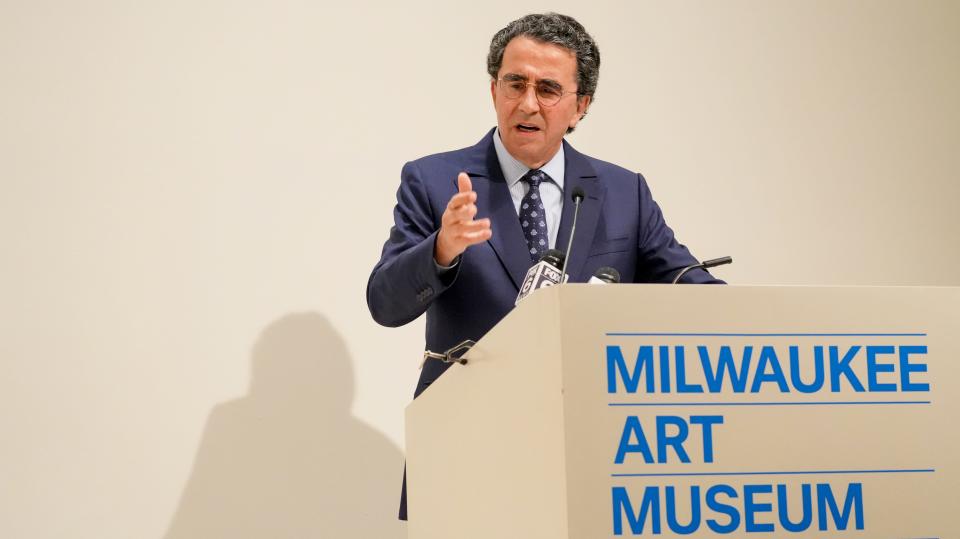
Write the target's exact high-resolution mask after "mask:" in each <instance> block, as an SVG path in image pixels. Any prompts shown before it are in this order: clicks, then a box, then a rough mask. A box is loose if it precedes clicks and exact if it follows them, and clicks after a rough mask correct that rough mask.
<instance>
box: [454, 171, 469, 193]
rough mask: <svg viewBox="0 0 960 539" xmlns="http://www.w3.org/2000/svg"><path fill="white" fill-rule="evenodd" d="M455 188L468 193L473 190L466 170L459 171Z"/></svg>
mask: <svg viewBox="0 0 960 539" xmlns="http://www.w3.org/2000/svg"><path fill="white" fill-rule="evenodd" d="M457 189H458V190H459V191H460V192H461V193H469V192H470V191H473V183H472V182H471V181H470V176H469V175H467V173H466V172H461V173H460V174H458V175H457Z"/></svg>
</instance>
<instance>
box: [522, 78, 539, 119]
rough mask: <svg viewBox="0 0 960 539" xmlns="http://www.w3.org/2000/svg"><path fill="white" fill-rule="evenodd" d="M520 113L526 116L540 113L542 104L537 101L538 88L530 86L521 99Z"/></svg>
mask: <svg viewBox="0 0 960 539" xmlns="http://www.w3.org/2000/svg"><path fill="white" fill-rule="evenodd" d="M520 111H521V112H523V113H525V114H536V113H538V112H540V102H539V101H537V88H536V86H534V85H532V84H530V85H528V86H527V89H526V91H524V92H523V95H522V96H521V97H520Z"/></svg>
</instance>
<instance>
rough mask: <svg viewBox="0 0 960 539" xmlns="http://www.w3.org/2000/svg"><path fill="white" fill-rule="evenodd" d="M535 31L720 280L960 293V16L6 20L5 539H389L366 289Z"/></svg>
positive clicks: (33, 14) (0, 515)
mask: <svg viewBox="0 0 960 539" xmlns="http://www.w3.org/2000/svg"><path fill="white" fill-rule="evenodd" d="M518 6H519V7H518ZM544 9H555V10H558V11H562V12H568V13H570V14H572V15H574V16H576V17H578V18H579V19H580V20H581V21H582V22H583V23H584V24H585V25H586V26H587V28H588V29H589V30H590V31H591V32H592V33H593V34H594V36H595V37H596V39H597V40H598V42H599V44H600V48H601V51H602V53H603V66H602V70H601V77H600V85H599V91H598V94H597V102H596V106H595V107H594V108H593V109H592V110H591V114H590V116H589V117H588V118H587V119H586V120H585V122H584V123H583V124H581V127H580V128H579V129H578V130H577V133H576V134H574V135H573V136H572V137H571V139H570V140H571V142H572V143H573V144H574V145H575V146H576V147H577V148H578V149H580V150H581V151H584V152H586V153H588V154H591V155H594V156H596V157H599V158H602V159H606V160H609V161H613V162H616V163H618V164H621V165H624V166H626V167H629V168H633V169H636V170H639V171H641V172H643V173H645V174H646V175H647V177H648V179H649V181H650V183H651V185H652V187H653V191H654V194H655V196H656V197H657V198H658V199H659V201H660V203H661V205H662V206H663V207H664V209H665V212H666V215H667V217H668V221H669V223H670V224H671V225H672V226H673V227H674V228H675V229H676V230H677V231H678V234H679V235H680V237H681V239H683V241H685V242H686V243H687V244H688V245H689V246H691V248H693V249H694V252H695V253H697V254H698V255H699V256H701V257H705V258H709V257H713V256H720V255H725V254H730V255H733V256H734V258H735V259H736V263H735V265H733V266H729V267H725V268H723V269H722V270H719V271H717V274H718V275H720V276H722V277H724V278H726V279H728V280H729V281H731V282H735V283H761V284H775V283H785V284H843V285H846V284H891V285H911V284H924V285H960V274H958V270H957V268H958V267H960V241H958V239H957V235H958V233H960V217H958V216H957V212H956V210H955V209H954V208H955V205H956V204H957V201H958V200H960V182H958V181H957V171H958V170H960V158H958V155H960V151H958V150H960V99H958V97H957V96H960V73H958V68H957V66H958V65H960V4H958V3H956V2H932V1H927V2H906V1H879V0H878V1H869V2H852V1H833V0H831V1H810V2H785V1H775V2H768V1H759V0H757V1H749V2H747V1H736V2H713V1H697V2H624V3H623V4H622V5H618V4H590V6H589V7H588V6H587V4H585V3H582V2H577V3H574V2H556V3H550V4H547V3H539V2H537V3H523V4H517V3H516V2H505V1H497V2H492V3H491V2H486V3H475V4H472V5H460V4H458V3H440V2H436V3H407V4H405V5H394V4H390V5H386V4H384V5H370V4H364V3H358V2H354V3H342V5H341V6H340V7H338V8H335V9H332V8H328V7H325V6H323V5H322V3H320V2H259V3H255V2H240V3H237V2H208V1H202V0H201V1H195V2H164V3H160V2H154V3H151V4H149V5H147V4H141V3H130V2H109V1H99V2H86V3H76V2H42V1H39V2H19V3H17V2H12V1H6V2H3V3H2V4H0V249H2V251H0V252H2V255H0V256H2V259H0V261H2V263H0V277H2V278H0V305H2V307H0V328H2V331H0V369H2V370H0V429H2V430H0V432H2V436H3V438H2V440H0V442H2V443H0V485H2V488H0V536H2V537H9V538H21V537H22V538H44V539H45V538H55V537H56V538H60V537H80V538H97V539H109V538H117V539H127V538H131V537H145V538H160V537H164V536H167V537H178V538H179V537H218V536H229V537H340V538H350V537H365V538H366V537H374V536H376V537H388V538H389V537H402V536H403V533H404V531H403V528H402V527H401V526H400V525H398V524H396V523H395V522H393V521H392V518H391V517H392V514H393V512H394V510H395V502H396V494H397V487H398V486H399V485H398V481H399V479H400V472H401V468H400V466H401V459H402V453H401V448H402V445H403V434H402V433H403V425H402V410H403V407H404V405H405V404H406V403H407V402H408V401H409V398H410V395H411V394H412V391H413V384H414V381H415V378H416V375H417V370H416V366H417V364H418V354H419V350H420V347H421V346H422V340H421V335H422V331H423V326H422V322H417V323H414V324H411V325H410V326H408V327H406V328H403V329H400V330H389V329H385V328H380V327H378V326H376V325H375V324H374V323H373V322H372V321H371V320H370V318H369V315H368V313H367V310H366V306H365V303H364V288H365V285H366V278H367V275H368V272H369V270H370V268H371V267H372V266H373V264H374V262H375V261H376V260H377V258H378V256H379V250H380V246H381V244H382V242H383V240H384V239H385V238H386V234H387V229H388V227H389V225H390V223H391V215H390V210H391V208H392V205H393V196H394V192H395V189H396V185H397V182H398V177H399V170H400V166H401V165H402V164H403V162H404V161H406V160H409V159H412V158H415V157H417V156H421V155H424V154H426V153H431V152H435V151H440V150H445V149H453V148H457V147H462V146H465V145H469V144H472V143H473V142H475V141H476V140H477V139H479V137H480V136H481V135H482V134H483V133H484V132H485V131H486V129H488V128H489V127H490V126H492V125H493V122H494V115H493V112H492V107H491V105H490V97H489V93H488V81H487V76H486V74H485V69H484V59H485V54H486V46H487V43H488V42H489V39H490V36H491V35H492V34H493V33H494V32H495V31H496V30H497V29H499V28H500V27H501V26H503V25H504V24H505V23H506V22H508V21H509V20H511V19H512V18H515V17H516V16H519V15H522V14H523V13H526V12H530V11H540V10H544Z"/></svg>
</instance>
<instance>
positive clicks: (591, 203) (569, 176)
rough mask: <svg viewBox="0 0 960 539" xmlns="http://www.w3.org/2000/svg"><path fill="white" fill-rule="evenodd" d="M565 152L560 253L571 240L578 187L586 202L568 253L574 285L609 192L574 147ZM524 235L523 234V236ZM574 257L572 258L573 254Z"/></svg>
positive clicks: (559, 240) (568, 262) (568, 268)
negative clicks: (573, 195) (575, 195)
mask: <svg viewBox="0 0 960 539" xmlns="http://www.w3.org/2000/svg"><path fill="white" fill-rule="evenodd" d="M563 145H564V148H563V151H564V167H565V172H564V179H563V212H562V217H561V218H560V230H559V232H558V234H557V249H559V250H561V251H565V250H566V248H567V243H568V241H569V238H570V228H571V227H572V226H573V208H574V206H573V201H572V200H571V194H572V193H573V190H574V188H575V187H577V186H580V187H581V188H582V189H583V191H584V193H586V195H587V196H586V198H584V199H583V203H582V204H581V205H580V216H579V217H578V218H577V229H576V232H575V233H574V238H573V246H572V247H571V248H570V253H566V254H567V256H568V259H567V273H568V274H569V275H570V280H571V281H576V280H579V276H580V275H581V272H582V271H583V264H584V262H586V260H587V254H588V253H589V251H590V245H591V244H592V243H593V238H594V236H595V235H596V232H597V222H598V221H599V220H600V209H601V208H602V207H603V197H604V195H605V194H606V189H605V188H604V187H603V184H602V183H600V180H599V179H598V178H597V173H596V171H595V170H594V169H593V166H592V165H591V164H590V162H589V161H588V160H587V158H586V157H585V156H584V155H583V154H581V153H580V152H578V151H576V150H574V149H573V147H572V146H570V145H569V144H567V141H566V140H564V141H563ZM521 235H522V232H521ZM571 253H572V254H573V257H569V255H570V254H571Z"/></svg>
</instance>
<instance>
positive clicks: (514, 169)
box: [493, 127, 565, 191]
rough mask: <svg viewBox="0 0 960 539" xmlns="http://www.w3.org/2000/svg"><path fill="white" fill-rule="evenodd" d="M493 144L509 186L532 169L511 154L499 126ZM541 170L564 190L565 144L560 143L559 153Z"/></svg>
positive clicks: (494, 134) (494, 133)
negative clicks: (501, 135) (501, 137)
mask: <svg viewBox="0 0 960 539" xmlns="http://www.w3.org/2000/svg"><path fill="white" fill-rule="evenodd" d="M493 146H494V148H496V150H497V160H498V161H500V170H502V171H503V178H504V179H505V180H507V185H508V186H510V187H513V185H514V184H516V183H517V182H518V181H520V178H522V177H523V175H524V174H526V173H527V172H528V171H529V170H530V167H528V166H527V165H524V164H523V163H521V162H520V161H518V160H517V159H516V158H515V157H514V156H512V155H510V152H508V151H507V147H506V146H504V145H503V141H502V140H500V128H499V127H498V128H497V130H496V131H494V132H493ZM540 170H542V171H544V172H545V173H546V174H547V176H550V179H551V180H553V183H555V184H557V186H558V187H559V188H560V190H561V191H562V190H563V174H564V172H565V165H564V161H563V144H561V145H560V149H559V150H557V153H555V154H554V155H553V157H552V158H551V159H550V160H549V161H547V164H545V165H543V166H542V167H540Z"/></svg>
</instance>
